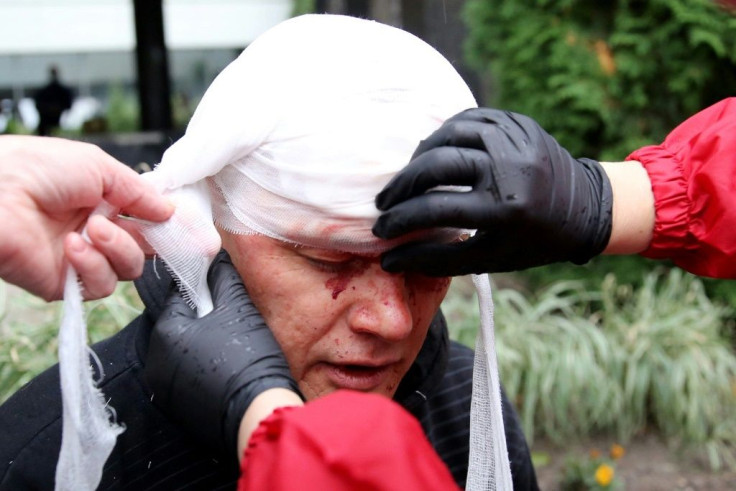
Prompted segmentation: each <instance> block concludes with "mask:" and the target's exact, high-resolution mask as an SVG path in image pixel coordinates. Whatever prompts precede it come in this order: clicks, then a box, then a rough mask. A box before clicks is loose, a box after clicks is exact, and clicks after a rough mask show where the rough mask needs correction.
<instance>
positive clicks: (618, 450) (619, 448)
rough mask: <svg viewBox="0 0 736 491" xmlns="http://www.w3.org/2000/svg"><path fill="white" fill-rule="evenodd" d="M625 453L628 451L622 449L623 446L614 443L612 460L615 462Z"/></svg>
mask: <svg viewBox="0 0 736 491" xmlns="http://www.w3.org/2000/svg"><path fill="white" fill-rule="evenodd" d="M625 453H626V450H624V447H622V446H621V445H619V444H617V443H614V444H613V445H611V452H610V454H611V458H612V459H613V460H618V459H620V458H621V457H623V456H624V454H625Z"/></svg>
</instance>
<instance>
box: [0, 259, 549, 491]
mask: <svg viewBox="0 0 736 491" xmlns="http://www.w3.org/2000/svg"><path fill="white" fill-rule="evenodd" d="M159 269H163V268H159ZM170 282H171V280H170V278H168V277H167V276H164V277H162V278H160V279H157V276H156V275H155V274H153V272H152V271H151V269H150V267H147V271H146V273H144V276H143V278H142V279H141V280H139V281H138V282H136V286H137V287H138V291H139V293H140V295H141V298H142V299H143V301H144V303H145V305H146V309H145V311H144V312H143V314H142V315H141V316H139V317H138V318H136V319H135V320H134V321H133V322H131V323H130V324H129V325H128V326H127V327H125V329H123V330H122V331H120V332H119V333H117V334H116V335H114V336H112V337H110V338H108V339H106V340H104V341H102V342H100V343H97V344H96V345H94V347H93V349H94V351H95V352H96V353H97V355H98V356H99V358H100V360H101V362H102V364H103V366H104V370H105V378H104V380H103V381H102V382H101V384H100V388H101V389H102V391H103V392H104V394H105V397H107V398H109V399H110V406H112V407H113V408H114V409H115V412H116V414H117V420H118V421H119V422H121V423H123V424H124V425H125V428H126V429H125V431H124V432H123V433H122V434H121V435H120V436H119V437H118V440H117V443H116V445H115V448H114V450H113V452H112V454H111V455H110V457H109V458H108V460H107V462H106V464H105V468H104V472H103V476H102V481H101V483H100V486H99V488H98V489H135V490H144V489H206V490H216V489H234V488H235V483H236V481H237V478H238V468H237V465H236V463H235V462H234V459H232V458H228V457H226V456H223V455H218V454H217V453H214V452H212V451H210V450H209V449H208V448H205V447H204V446H203V445H201V444H200V443H198V442H197V441H195V440H194V439H192V438H191V437H190V435H189V434H188V432H187V430H186V429H185V428H182V427H180V426H178V425H176V424H175V423H173V422H171V421H170V420H169V419H168V418H167V417H166V415H165V414H163V413H162V412H161V411H159V410H158V408H157V407H156V406H155V405H154V404H153V403H152V402H151V399H152V397H153V395H152V393H151V391H150V389H149V388H148V386H147V385H146V383H145V381H144V378H143V366H144V361H145V358H146V352H147V350H148V338H149V335H150V332H151V329H152V328H153V325H154V322H155V319H156V318H157V317H158V315H159V313H160V312H161V309H162V308H163V304H164V300H165V298H166V294H167V292H168V290H169V287H170ZM472 372H473V353H472V351H471V350H470V349H468V348H466V347H464V346H461V345H459V344H457V343H454V342H451V341H449V340H448V335H447V328H446V325H445V320H444V317H442V315H441V314H438V316H437V317H436V318H435V320H434V321H433V323H432V326H431V328H430V332H429V335H428V336H427V340H426V341H425V343H424V345H423V347H422V350H421V352H420V354H419V356H418V358H417V361H416V362H415V364H414V365H413V366H412V368H411V369H410V371H409V373H408V374H407V376H406V377H405V378H404V380H403V381H402V383H401V384H400V386H399V389H398V391H397V394H396V397H395V399H396V400H397V401H398V402H400V403H401V404H402V405H403V406H404V407H405V408H407V409H408V410H409V411H410V412H411V413H412V414H414V415H415V416H416V417H417V418H418V419H419V421H420V422H421V424H422V427H423V428H424V431H425V432H426V434H427V436H428V438H429V440H430V441H431V443H432V445H433V446H434V448H435V449H436V450H437V452H438V453H439V455H440V457H441V458H442V460H443V461H444V462H445V463H446V464H447V465H448V467H449V468H450V471H451V472H452V475H453V476H454V478H455V480H456V481H457V482H458V484H459V485H460V486H461V487H464V484H465V475H466V473H467V462H468V435H469V423H470V421H469V419H470V418H469V409H470V394H471V387H472ZM504 404H505V406H504V420H505V423H506V434H507V440H508V448H509V456H510V459H511V469H512V476H513V478H514V489H516V490H525V489H537V483H536V477H535V475H534V470H533V467H532V463H531V458H530V454H529V450H528V448H527V445H526V441H525V439H524V436H523V434H522V432H521V429H520V426H519V421H518V418H517V416H516V413H515V412H514V411H513V408H512V407H511V406H510V404H509V403H508V401H507V400H506V399H505V397H504ZM61 414H62V411H61V394H60V382H59V370H58V365H56V366H54V367H51V368H50V369H48V370H46V371H45V372H44V373H42V374H41V375H39V376H38V377H36V378H35V379H33V380H32V381H31V382H30V383H28V384H27V385H26V386H24V387H23V388H21V389H20V390H19V391H18V392H17V393H16V394H14V395H13V396H12V397H11V398H10V399H8V401H7V402H5V404H3V405H2V406H0V434H1V435H2V438H0V490H6V489H7V490H25V489H44V490H47V489H52V488H53V484H54V473H55V469H56V461H57V458H58V454H59V448H60V446H61V423H62V420H61Z"/></svg>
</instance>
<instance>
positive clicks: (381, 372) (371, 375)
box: [325, 363, 391, 391]
mask: <svg viewBox="0 0 736 491" xmlns="http://www.w3.org/2000/svg"><path fill="white" fill-rule="evenodd" d="M390 367H391V365H390V364H386V365H378V366H369V365H361V364H350V363H341V364H335V363H325V369H326V372H327V376H328V377H329V379H330V381H331V382H332V383H333V384H335V385H336V386H338V387H339V388H341V389H351V390H360V391H373V390H376V389H377V388H379V387H380V386H381V385H383V384H384V383H385V382H386V380H387V379H388V377H389V376H390V374H391V370H390Z"/></svg>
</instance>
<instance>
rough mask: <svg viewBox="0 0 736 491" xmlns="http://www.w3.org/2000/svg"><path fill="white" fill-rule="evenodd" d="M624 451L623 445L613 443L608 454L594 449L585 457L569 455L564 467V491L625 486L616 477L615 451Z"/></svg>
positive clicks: (562, 482) (583, 490)
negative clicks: (605, 454)
mask: <svg viewBox="0 0 736 491" xmlns="http://www.w3.org/2000/svg"><path fill="white" fill-rule="evenodd" d="M618 449H620V450H621V452H623V447H621V446H619V445H613V446H612V447H611V452H609V455H608V456H604V455H603V454H601V453H600V452H599V451H598V450H592V451H591V452H590V454H589V455H588V456H587V457H585V458H576V457H568V459H567V460H566V461H565V465H564V467H563V468H562V481H561V482H560V489H562V491H603V490H615V489H621V488H622V487H623V482H622V481H621V480H620V479H619V478H617V477H616V462H615V461H616V460H617V457H615V456H614V451H617V450H618Z"/></svg>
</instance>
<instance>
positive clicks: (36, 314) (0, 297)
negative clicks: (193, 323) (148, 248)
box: [0, 280, 143, 403]
mask: <svg viewBox="0 0 736 491" xmlns="http://www.w3.org/2000/svg"><path fill="white" fill-rule="evenodd" d="M61 306H62V304H61V303H59V302H56V303H46V302H44V301H43V300H41V299H40V298H38V297H34V296H32V295H30V294H29V293H26V292H24V291H22V290H20V289H19V288H16V287H11V286H8V285H7V284H6V283H4V282H3V281H2V280H0V341H1V342H0V403H2V402H3V401H4V400H5V399H7V398H8V397H10V396H11V395H12V394H13V393H14V392H15V391H16V390H18V389H19V388H20V387H21V386H22V385H23V384H25V383H26V382H28V381H29V380H31V379H32V378H33V377H35V376H36V375H37V374H39V373H40V372H42V371H43V370H45V369H46V368H48V367H50V366H51V365H53V364H54V363H56V362H57V361H58V355H57V350H58V342H57V335H58V332H59V326H60V325H61ZM142 307H143V306H142V303H141V300H140V299H139V298H138V294H137V293H136V292H135V289H134V287H133V284H132V283H121V284H119V286H118V288H117V289H116V290H115V293H114V294H113V295H111V296H110V297H107V298H104V299H102V300H96V301H93V302H86V303H85V311H86V313H87V325H88V330H89V340H90V343H95V342H97V341H100V340H102V339H104V338H106V337H108V336H111V335H112V334H114V333H115V332H117V331H118V330H120V329H121V328H123V327H125V325H126V324H127V323H128V322H129V321H130V320H131V319H133V318H134V317H135V316H136V315H138V314H139V313H140V312H141V311H142Z"/></svg>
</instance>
